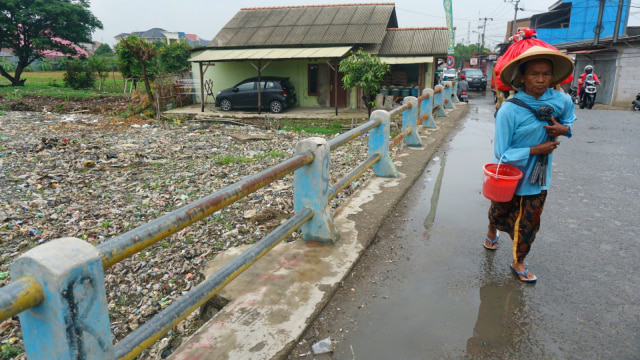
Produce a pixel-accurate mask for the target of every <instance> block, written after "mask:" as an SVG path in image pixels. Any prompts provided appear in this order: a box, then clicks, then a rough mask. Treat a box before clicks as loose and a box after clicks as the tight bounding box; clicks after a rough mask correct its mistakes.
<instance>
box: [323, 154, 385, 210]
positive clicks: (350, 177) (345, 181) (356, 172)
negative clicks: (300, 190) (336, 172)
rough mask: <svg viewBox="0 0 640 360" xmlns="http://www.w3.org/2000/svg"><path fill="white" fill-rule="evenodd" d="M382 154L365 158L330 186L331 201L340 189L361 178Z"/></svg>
mask: <svg viewBox="0 0 640 360" xmlns="http://www.w3.org/2000/svg"><path fill="white" fill-rule="evenodd" d="M380 157H381V156H380V154H379V153H375V154H374V155H372V156H370V157H369V158H368V159H367V160H365V161H364V162H363V163H362V164H360V166H358V167H357V168H355V169H353V170H351V172H349V173H348V174H347V175H345V176H344V177H342V178H341V179H340V180H338V181H336V183H335V184H333V186H332V187H330V188H329V192H330V194H329V201H331V200H332V199H333V198H334V197H335V196H336V195H337V194H338V193H339V192H340V191H342V190H343V189H344V188H346V187H347V186H349V184H351V183H352V182H353V181H354V180H355V179H357V178H359V177H360V175H362V174H363V173H364V172H365V171H366V170H367V169H369V168H370V167H372V166H373V164H375V163H376V162H377V161H378V160H380Z"/></svg>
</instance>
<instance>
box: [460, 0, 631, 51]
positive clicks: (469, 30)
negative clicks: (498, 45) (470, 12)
mask: <svg viewBox="0 0 640 360" xmlns="http://www.w3.org/2000/svg"><path fill="white" fill-rule="evenodd" d="M620 1H623V0H620ZM467 41H469V42H471V21H469V25H468V26H467Z"/></svg>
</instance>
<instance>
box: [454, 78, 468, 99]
mask: <svg viewBox="0 0 640 360" xmlns="http://www.w3.org/2000/svg"><path fill="white" fill-rule="evenodd" d="M463 91H466V92H467V93H468V92H469V83H468V82H467V77H466V76H464V74H460V81H458V93H457V94H456V95H458V97H460V94H461V93H462V92H463Z"/></svg>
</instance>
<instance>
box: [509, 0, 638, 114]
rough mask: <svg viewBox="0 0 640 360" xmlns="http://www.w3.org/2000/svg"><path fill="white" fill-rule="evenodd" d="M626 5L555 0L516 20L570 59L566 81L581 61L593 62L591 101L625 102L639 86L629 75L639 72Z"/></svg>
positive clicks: (621, 104) (620, 1) (628, 5)
mask: <svg viewBox="0 0 640 360" xmlns="http://www.w3.org/2000/svg"><path fill="white" fill-rule="evenodd" d="M630 8H631V2H630V0H618V1H598V0H580V1H571V0H559V1H557V2H556V3H554V4H553V5H551V6H550V7H549V9H548V10H549V11H548V12H545V13H541V14H536V15H533V16H531V17H530V18H527V19H520V20H517V21H516V23H517V24H518V26H519V27H520V26H522V27H530V28H532V29H535V30H536V32H537V35H538V39H541V40H544V41H545V42H547V43H549V44H552V45H553V46H555V47H556V48H558V49H559V50H560V51H563V52H565V53H567V55H569V56H571V57H572V58H573V59H574V61H575V70H574V73H573V77H574V80H573V83H572V84H571V85H574V86H575V85H576V84H577V79H578V77H579V76H580V74H582V73H583V69H584V67H585V66H586V65H593V66H594V72H595V73H596V74H597V75H598V77H599V78H600V80H601V85H600V86H599V87H598V95H597V97H596V103H599V104H604V105H610V106H614V107H622V108H625V107H630V106H631V101H632V100H633V99H635V95H636V94H637V93H638V91H639V89H640V88H639V87H638V85H637V83H635V81H633V79H634V78H637V74H638V73H640V62H638V61H637V58H638V57H639V56H640V28H639V27H628V26H627V22H628V18H629V11H630ZM598 29H600V31H599V32H596V31H597V30H598ZM510 35H511V30H508V31H507V37H508V36H510Z"/></svg>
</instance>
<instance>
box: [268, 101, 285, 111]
mask: <svg viewBox="0 0 640 360" xmlns="http://www.w3.org/2000/svg"><path fill="white" fill-rule="evenodd" d="M269 110H271V112H272V113H274V114H277V113H281V112H282V103H281V102H280V101H278V100H274V101H272V102H271V104H269Z"/></svg>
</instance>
